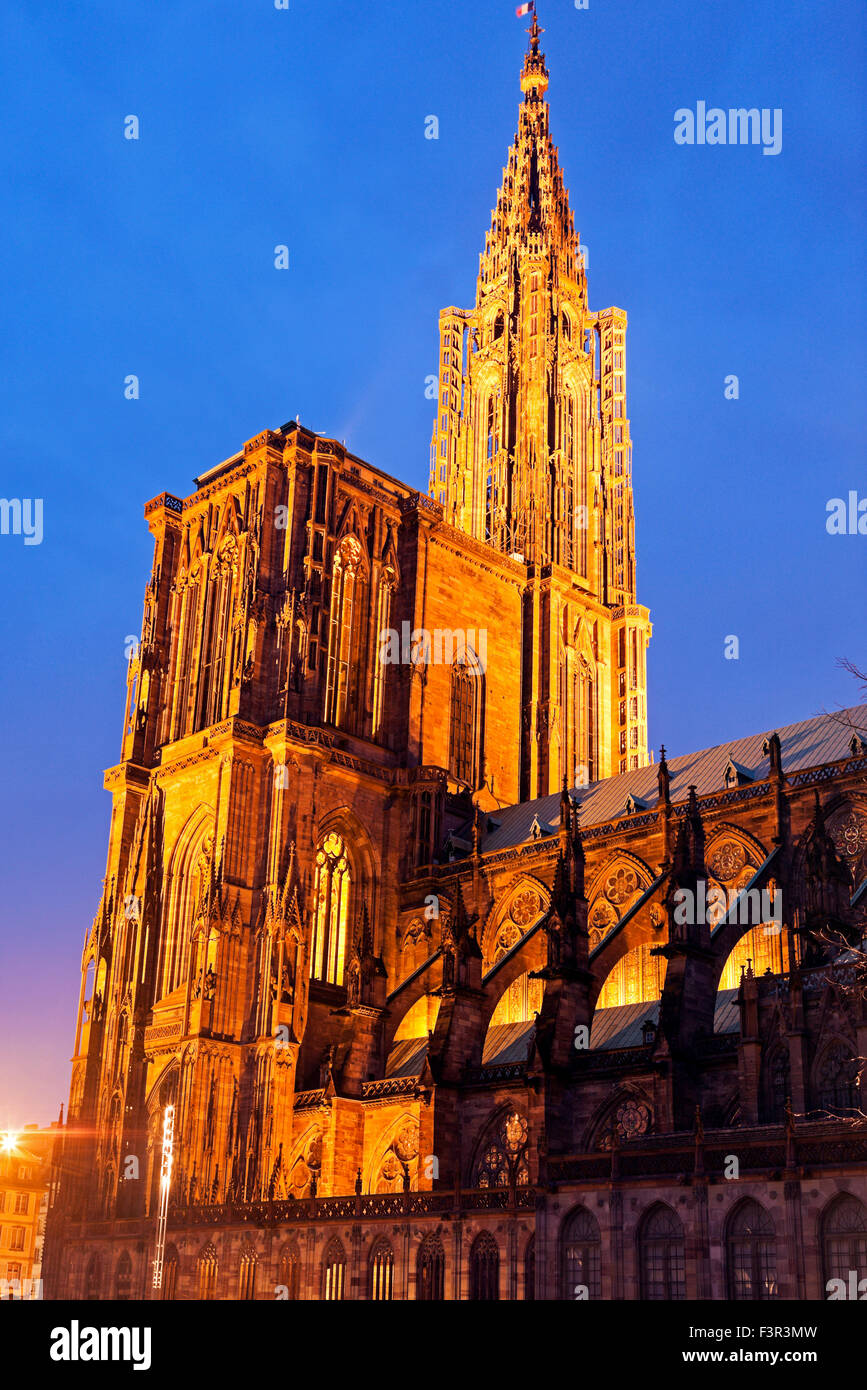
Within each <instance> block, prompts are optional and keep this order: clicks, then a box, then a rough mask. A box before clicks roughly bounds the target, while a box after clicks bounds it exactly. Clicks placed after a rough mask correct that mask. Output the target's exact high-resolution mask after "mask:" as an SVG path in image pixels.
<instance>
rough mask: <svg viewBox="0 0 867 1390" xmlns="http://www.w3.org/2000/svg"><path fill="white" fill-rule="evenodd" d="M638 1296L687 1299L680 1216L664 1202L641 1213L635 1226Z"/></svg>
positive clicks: (655, 1299) (675, 1299) (684, 1256)
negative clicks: (638, 1279)
mask: <svg viewBox="0 0 867 1390" xmlns="http://www.w3.org/2000/svg"><path fill="white" fill-rule="evenodd" d="M638 1262H639V1271H640V1280H641V1297H642V1298H643V1299H645V1300H648V1301H652V1302H676V1301H677V1302H679V1301H681V1300H682V1299H685V1298H686V1253H685V1244H684V1236H683V1224H682V1222H681V1220H680V1217H679V1216H678V1215H677V1213H676V1212H675V1211H673V1210H672V1208H671V1207H669V1206H666V1205H665V1203H664V1202H656V1203H654V1205H653V1206H652V1207H649V1208H648V1210H647V1211H646V1212H645V1213H644V1216H643V1217H642V1219H641V1222H640V1224H639V1227H638Z"/></svg>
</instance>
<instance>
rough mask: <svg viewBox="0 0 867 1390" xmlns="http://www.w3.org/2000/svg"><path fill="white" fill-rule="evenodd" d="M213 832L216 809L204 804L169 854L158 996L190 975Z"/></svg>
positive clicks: (191, 816) (193, 813) (185, 826)
mask: <svg viewBox="0 0 867 1390" xmlns="http://www.w3.org/2000/svg"><path fill="white" fill-rule="evenodd" d="M213 834H214V811H213V809H212V807H211V806H209V805H207V804H205V803H202V804H201V805H200V806H197V807H196V809H195V811H193V812H192V814H191V815H190V816H189V817H188V819H187V821H186V822H185V824H184V825H183V827H182V828H181V831H180V833H179V834H178V837H177V839H176V840H175V843H174V847H173V849H172V852H171V854H170V856H169V860H168V869H167V873H166V893H165V908H164V911H163V922H162V934H161V940H160V952H159V963H158V979H159V986H158V991H157V993H158V997H159V998H164V997H165V996H166V995H168V994H172V993H173V992H174V990H176V989H178V988H180V986H181V985H183V984H185V983H186V980H187V976H188V974H189V968H190V938H191V933H192V929H193V924H194V919H195V914H196V909H197V906H198V902H199V897H200V894H201V891H202V889H203V887H204V886H205V871H206V864H209V862H210V861H209V855H210V856H213V854H214V839H213Z"/></svg>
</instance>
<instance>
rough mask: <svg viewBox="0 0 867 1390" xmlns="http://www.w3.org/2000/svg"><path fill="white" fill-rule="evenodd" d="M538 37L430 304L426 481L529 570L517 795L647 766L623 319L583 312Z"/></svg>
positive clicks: (646, 627)
mask: <svg viewBox="0 0 867 1390" xmlns="http://www.w3.org/2000/svg"><path fill="white" fill-rule="evenodd" d="M542 32H543V31H542V30H541V29H540V28H539V23H538V20H537V18H536V17H535V15H534V17H533V27H532V29H531V30H530V46H529V50H528V52H527V55H526V58H525V61H524V69H523V72H522V74H521V89H522V91H523V93H524V100H523V103H522V105H521V109H520V116H519V123H518V132H517V134H516V136H515V139H514V142H513V144H512V147H511V149H510V151H509V159H508V164H507V165H506V168H505V169H504V170H503V181H502V184H501V187H500V191H499V194H498V196H497V204H496V207H495V208H494V212H493V216H492V220H491V229H490V231H489V232H488V234H487V236H486V239H485V249H484V252H483V253H482V255H481V257H480V265H479V278H478V286H477V290H476V303H475V307H474V308H473V309H468V310H467V309H457V308H454V307H452V308H448V309H444V310H443V312H442V313H441V315H440V365H439V404H438V413H437V419H436V422H435V424H434V431H433V440H432V445H431V474H430V493H431V496H432V497H434V498H435V499H436V500H437V501H438V502H439V503H440V505H441V506H442V507H443V508H444V512H445V519H446V520H447V521H448V522H450V523H451V525H453V526H455V527H457V528H459V529H460V530H463V531H466V532H468V533H469V534H470V535H471V536H473V537H474V538H475V539H476V540H479V541H483V542H485V543H487V544H488V545H491V546H494V547H496V548H497V549H498V550H501V551H505V552H506V553H507V554H509V555H511V556H513V557H514V558H516V559H518V560H520V561H521V562H523V563H525V564H526V565H527V567H528V578H529V582H528V587H527V592H526V594H525V600H524V631H523V641H522V666H523V670H522V688H523V701H522V704H523V707H522V748H521V754H522V756H521V798H522V800H523V799H527V798H531V797H535V796H542V795H544V794H545V793H547V792H552V791H555V790H557V789H558V788H559V787H560V786H561V785H562V783H563V779H564V778H565V779H566V781H567V782H568V783H569V784H570V785H572V784H573V783H574V784H577V785H579V786H580V785H582V784H585V783H587V782H594V781H597V780H599V779H600V778H602V777H608V776H612V775H613V774H616V773H619V772H624V771H627V770H629V769H630V768H635V767H642V766H644V765H645V764H646V762H647V709H646V670H645V651H646V648H647V644H648V642H649V640H650V633H651V626H650V622H649V613H648V611H647V609H645V608H643V607H640V606H638V605H637V604H636V601H635V539H634V514H633V506H632V483H631V450H632V445H631V441H630V435H629V420H628V418H627V414H626V368H625V354H626V345H625V339H626V314H625V313H624V312H623V310H622V309H614V308H612V309H605V310H603V311H601V312H599V313H593V312H591V311H590V309H589V308H588V304H587V276H586V273H585V267H584V258H583V256H582V253H581V248H580V246H579V244H578V237H577V235H576V232H575V225H574V217H573V214H572V212H571V210H570V208H569V199H568V194H567V192H566V188H565V186H564V182H563V174H562V171H561V169H560V165H559V161H558V158H557V149H556V146H555V145H554V144H553V143H552V140H551V136H550V134H549V130H548V104H547V102H546V100H545V93H546V90H547V87H548V71H547V68H546V66H545V58H544V55H543V54H542V53H541V52H540V48H539V39H540V35H541V34H542Z"/></svg>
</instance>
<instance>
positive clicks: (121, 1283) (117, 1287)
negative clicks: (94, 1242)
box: [114, 1250, 132, 1303]
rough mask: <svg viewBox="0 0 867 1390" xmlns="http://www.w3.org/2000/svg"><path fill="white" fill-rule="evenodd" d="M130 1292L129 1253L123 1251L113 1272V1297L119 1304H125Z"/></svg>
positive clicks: (130, 1269)
mask: <svg viewBox="0 0 867 1390" xmlns="http://www.w3.org/2000/svg"><path fill="white" fill-rule="evenodd" d="M131 1290H132V1260H131V1259H130V1257H129V1251H128V1250H124V1252H123V1254H122V1255H121V1256H120V1259H119V1260H118V1262H117V1269H116V1270H115V1272H114V1296H115V1298H116V1299H117V1301H118V1302H119V1303H125V1302H126V1301H127V1299H128V1298H129V1297H130V1293H131Z"/></svg>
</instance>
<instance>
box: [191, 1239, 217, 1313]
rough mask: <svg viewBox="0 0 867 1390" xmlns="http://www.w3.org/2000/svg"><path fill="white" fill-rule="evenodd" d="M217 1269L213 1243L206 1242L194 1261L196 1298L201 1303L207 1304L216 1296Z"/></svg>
mask: <svg viewBox="0 0 867 1390" xmlns="http://www.w3.org/2000/svg"><path fill="white" fill-rule="evenodd" d="M219 1268H220V1267H219V1264H218V1261H217V1251H216V1249H215V1247H214V1245H213V1243H212V1242H211V1241H208V1243H207V1245H206V1246H205V1247H204V1249H203V1250H202V1251H201V1252H200V1254H199V1258H198V1260H197V1261H196V1275H197V1278H196V1286H197V1297H198V1298H199V1299H200V1300H201V1301H202V1302H203V1303H209V1302H211V1300H212V1299H215V1298H216V1296H217V1275H218V1273H219Z"/></svg>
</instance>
